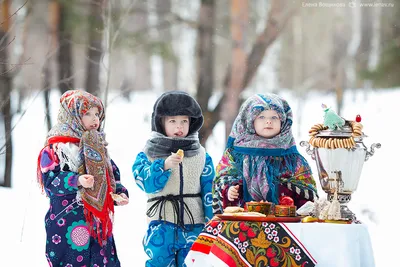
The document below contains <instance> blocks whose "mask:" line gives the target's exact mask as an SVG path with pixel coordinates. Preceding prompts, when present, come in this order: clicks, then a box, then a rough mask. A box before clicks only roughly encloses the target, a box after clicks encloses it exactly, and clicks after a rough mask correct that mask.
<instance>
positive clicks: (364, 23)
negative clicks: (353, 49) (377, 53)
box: [355, 0, 376, 88]
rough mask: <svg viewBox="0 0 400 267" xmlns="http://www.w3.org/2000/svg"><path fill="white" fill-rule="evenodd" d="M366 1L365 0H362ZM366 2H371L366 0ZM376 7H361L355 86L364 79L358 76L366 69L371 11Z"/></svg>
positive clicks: (371, 26)
mask: <svg viewBox="0 0 400 267" xmlns="http://www.w3.org/2000/svg"><path fill="white" fill-rule="evenodd" d="M363 1H366V0H363ZM367 2H371V3H373V1H371V0H368V1H367ZM374 9H376V8H363V9H362V12H361V41H360V46H359V47H358V50H357V54H356V57H355V60H356V72H357V73H356V75H357V79H356V81H357V87H358V88H362V87H364V79H363V78H362V77H360V74H361V72H363V71H367V70H368V60H369V57H370V53H371V50H372V35H373V31H372V30H371V29H373V11H374Z"/></svg>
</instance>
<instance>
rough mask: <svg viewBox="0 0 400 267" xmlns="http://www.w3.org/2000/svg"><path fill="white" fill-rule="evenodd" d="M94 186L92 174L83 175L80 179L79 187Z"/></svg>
mask: <svg viewBox="0 0 400 267" xmlns="http://www.w3.org/2000/svg"><path fill="white" fill-rule="evenodd" d="M93 184H94V177H93V176H92V175H90V174H83V175H81V176H79V178H78V186H79V185H82V186H83V187H84V188H91V187H93Z"/></svg>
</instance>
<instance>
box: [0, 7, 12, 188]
mask: <svg viewBox="0 0 400 267" xmlns="http://www.w3.org/2000/svg"><path fill="white" fill-rule="evenodd" d="M10 6H11V1H10V0H3V2H2V3H1V10H0V21H1V23H2V24H1V25H0V40H1V42H0V62H1V63H2V64H1V66H0V69H1V73H2V75H0V100H1V102H0V107H1V108H0V110H1V114H2V115H3V119H4V132H5V146H4V147H5V154H6V155H5V168H4V182H3V184H2V186H4V187H11V174H12V173H11V170H12V154H13V140H12V135H11V131H12V128H11V123H12V114H11V103H10V102H11V90H12V76H11V74H10V73H9V72H8V71H7V69H8V63H9V62H8V59H9V57H8V45H9V38H8V37H9V36H8V31H9V29H10V20H11V19H10ZM0 150H1V151H0V152H1V153H2V152H3V149H0Z"/></svg>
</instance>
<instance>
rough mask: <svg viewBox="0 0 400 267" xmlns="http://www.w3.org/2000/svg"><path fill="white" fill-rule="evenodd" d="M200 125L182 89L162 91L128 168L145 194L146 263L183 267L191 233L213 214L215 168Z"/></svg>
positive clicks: (194, 234) (192, 101) (197, 108)
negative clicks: (142, 144)
mask: <svg viewBox="0 0 400 267" xmlns="http://www.w3.org/2000/svg"><path fill="white" fill-rule="evenodd" d="M202 125H203V115H202V112H201V108H200V106H199V104H198V103H197V102H196V100H195V99H194V98H192V97H191V96H190V95H188V94H187V93H185V92H181V91H171V92H167V93H164V94H162V95H161V96H160V97H159V98H158V99H157V101H156V103H155V104H154V107H153V114H152V125H151V129H152V132H151V135H150V138H149V140H148V141H147V143H146V146H145V147H144V149H143V152H140V153H139V154H138V156H137V158H136V161H135V163H134V164H133V167H132V171H133V176H134V178H135V181H136V183H137V185H138V186H139V187H140V189H142V190H143V191H144V192H146V193H147V195H148V200H147V213H146V214H147V217H148V221H149V228H148V230H147V233H146V235H145V237H144V239H143V246H144V249H145V252H146V253H147V255H148V256H149V257H150V259H149V260H147V262H146V266H185V265H184V259H185V257H186V255H187V253H188V252H189V250H190V248H191V246H192V244H193V242H194V241H195V238H194V237H197V236H198V235H199V234H200V232H201V230H202V229H203V227H204V225H205V223H206V222H208V221H209V220H210V219H211V218H212V216H213V213H212V207H211V202H212V196H211V188H212V181H213V178H214V176H215V171H214V166H213V163H212V159H211V157H210V156H209V155H208V154H207V153H206V152H205V149H204V147H202V146H201V145H200V142H199V138H198V131H199V129H200V128H201V126H202ZM178 150H183V152H184V155H183V156H181V155H180V153H177V152H178Z"/></svg>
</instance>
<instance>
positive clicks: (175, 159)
mask: <svg viewBox="0 0 400 267" xmlns="http://www.w3.org/2000/svg"><path fill="white" fill-rule="evenodd" d="M182 159H183V157H181V156H179V155H178V154H176V153H172V155H171V156H169V157H168V158H167V159H166V160H165V162H164V171H166V170H168V169H172V168H173V167H176V166H178V165H179V163H181V162H182Z"/></svg>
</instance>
